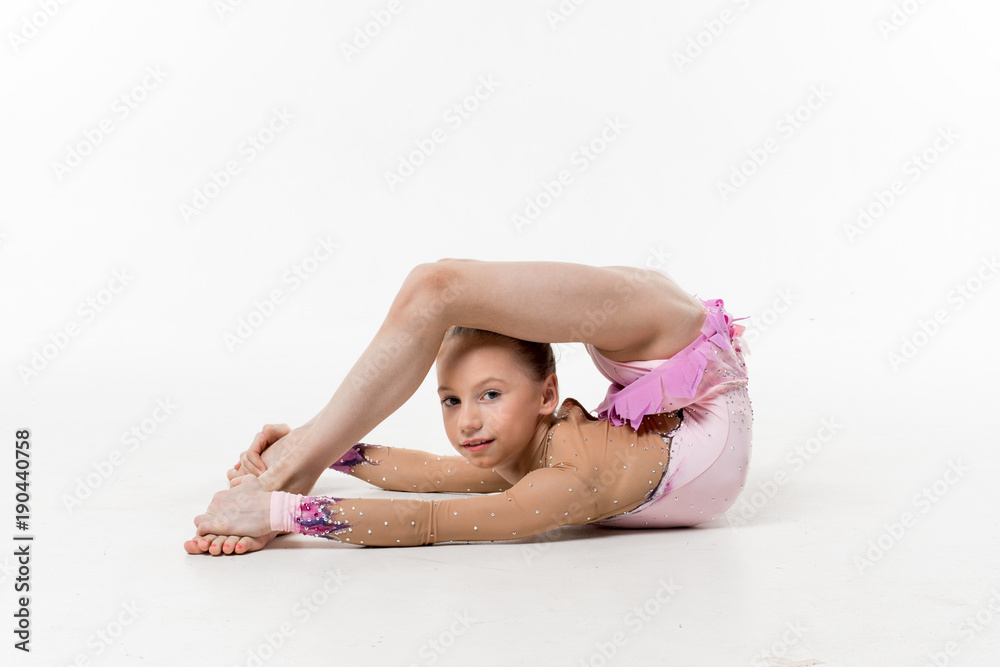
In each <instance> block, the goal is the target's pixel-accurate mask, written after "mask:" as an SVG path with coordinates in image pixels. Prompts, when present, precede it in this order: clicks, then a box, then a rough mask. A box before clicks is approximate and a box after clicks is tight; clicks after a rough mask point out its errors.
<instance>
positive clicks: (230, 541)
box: [222, 535, 240, 554]
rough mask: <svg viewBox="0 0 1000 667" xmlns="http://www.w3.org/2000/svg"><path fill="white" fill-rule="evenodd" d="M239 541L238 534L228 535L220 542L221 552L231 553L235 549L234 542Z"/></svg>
mask: <svg viewBox="0 0 1000 667" xmlns="http://www.w3.org/2000/svg"><path fill="white" fill-rule="evenodd" d="M239 541H240V536H239V535H230V536H229V537H227V538H226V541H225V542H223V543H222V552H223V553H226V554H231V553H233V551H235V550H236V543H237V542H239Z"/></svg>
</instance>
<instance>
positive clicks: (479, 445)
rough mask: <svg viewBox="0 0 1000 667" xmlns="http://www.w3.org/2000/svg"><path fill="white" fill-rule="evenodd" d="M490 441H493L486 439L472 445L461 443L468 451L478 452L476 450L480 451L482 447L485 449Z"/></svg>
mask: <svg viewBox="0 0 1000 667" xmlns="http://www.w3.org/2000/svg"><path fill="white" fill-rule="evenodd" d="M491 442H493V441H492V440H487V441H486V442H479V443H476V444H474V445H462V447H464V448H465V449H467V450H469V451H470V452H478V451H480V450H482V449H486V448H487V447H488V446H489V444H490V443H491Z"/></svg>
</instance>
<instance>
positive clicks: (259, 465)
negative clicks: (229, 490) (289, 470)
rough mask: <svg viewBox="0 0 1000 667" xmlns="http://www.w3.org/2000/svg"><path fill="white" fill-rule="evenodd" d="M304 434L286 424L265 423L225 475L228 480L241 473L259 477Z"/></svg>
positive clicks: (301, 430) (300, 430)
mask: <svg viewBox="0 0 1000 667" xmlns="http://www.w3.org/2000/svg"><path fill="white" fill-rule="evenodd" d="M304 435H305V432H304V430H303V429H302V428H297V429H291V428H289V426H288V424H265V425H264V428H263V429H262V430H261V432H260V433H258V434H257V435H256V436H254V439H253V442H252V443H250V448H249V449H247V450H246V451H245V452H243V453H242V454H240V460H239V462H238V463H237V464H236V465H235V466H234V467H232V468H230V469H229V471H227V472H226V477H227V478H228V479H229V480H230V481H232V480H233V479H235V478H237V477H240V476H242V475H253V476H255V477H259V476H260V475H261V474H262V473H263V472H264V471H265V470H267V469H268V467H269V466H270V465H273V464H274V462H275V461H277V460H278V459H280V458H282V457H283V456H284V455H285V454H286V453H287V452H288V450H289V449H291V448H293V447H295V445H297V444H298V443H299V441H301V440H302V438H303V436H304Z"/></svg>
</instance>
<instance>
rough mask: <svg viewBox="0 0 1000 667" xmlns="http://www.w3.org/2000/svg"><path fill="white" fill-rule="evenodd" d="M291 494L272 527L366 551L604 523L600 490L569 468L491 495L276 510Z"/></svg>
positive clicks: (315, 500) (321, 501)
mask: <svg viewBox="0 0 1000 667" xmlns="http://www.w3.org/2000/svg"><path fill="white" fill-rule="evenodd" d="M274 493H275V494H282V493H284V492H281V491H276V492H274ZM289 496H290V497H291V500H293V502H292V503H290V505H291V507H290V509H286V510H284V511H285V512H286V513H285V515H279V516H273V515H272V525H283V526H288V527H289V528H287V529H291V530H294V532H298V533H302V534H305V535H315V536H318V537H323V538H326V539H331V540H338V541H340V542H345V543H349V544H358V545H364V546H418V545H425V544H436V543H439V542H453V541H493V540H516V539H520V538H523V537H530V536H532V535H537V534H539V533H543V532H545V531H547V530H550V529H552V528H556V527H559V526H564V525H579V524H585V523H589V522H591V521H594V520H597V519H599V518H601V517H599V516H598V515H597V499H596V496H595V494H594V491H593V489H592V488H591V486H590V485H589V484H587V483H586V480H584V479H583V477H582V476H581V475H580V474H579V472H578V471H576V470H575V469H574V468H570V467H552V468H541V469H538V470H534V471H532V472H530V473H529V474H527V475H526V476H525V477H523V478H522V479H521V481H519V482H518V483H517V484H515V485H514V486H513V487H511V488H510V489H508V490H507V491H504V492H502V493H495V494H490V495H484V496H472V497H468V498H449V499H446V500H417V499H401V498H391V499H390V498H336V497H332V496H302V497H301V498H294V494H285V496H278V497H277V498H272V503H273V504H272V508H275V507H278V508H280V507H282V506H284V507H286V508H287V507H288V504H284V503H285V502H286V501H287V500H288V498H287V497H289ZM279 511H281V510H279Z"/></svg>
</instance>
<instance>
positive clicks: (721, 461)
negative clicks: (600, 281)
mask: <svg viewBox="0 0 1000 667" xmlns="http://www.w3.org/2000/svg"><path fill="white" fill-rule="evenodd" d="M659 273H661V274H663V275H664V276H666V277H667V278H670V276H669V275H668V274H667V273H666V272H665V271H659ZM670 279H671V280H673V279H672V278H670ZM695 296H696V297H697V295H695ZM699 300H700V301H701V302H702V304H703V305H704V307H705V322H704V324H703V325H702V328H701V333H700V334H699V336H698V338H697V339H695V340H694V341H692V342H691V344H689V345H688V346H687V347H685V348H684V349H683V350H681V351H680V352H678V353H677V354H675V355H674V356H673V357H671V358H670V359H661V360H652V361H632V362H617V361H612V360H611V359H608V358H607V357H604V356H603V355H601V354H600V353H598V352H597V350H596V348H594V346H593V345H590V344H587V345H586V348H587V352H588V353H589V354H590V356H591V358H593V360H594V363H595V364H596V365H597V368H598V370H600V372H601V373H602V374H603V375H604V376H605V377H606V378H607V379H609V380H610V381H611V382H612V385H611V387H609V389H608V393H607V396H606V397H605V399H604V401H603V402H602V403H601V404H600V405H599V406H598V408H597V415H598V417H599V418H600V419H608V420H609V421H610V422H611V423H612V424H615V425H621V424H624V423H626V422H628V423H629V424H631V425H632V427H633V428H635V427H637V426H638V425H639V423H640V422H641V420H642V418H643V417H644V416H645V415H647V414H655V413H662V412H674V411H679V414H680V416H681V417H682V421H681V424H680V426H678V427H677V429H675V431H674V432H673V433H672V436H673V438H672V442H671V447H670V460H669V462H668V465H667V471H666V473H665V474H664V475H663V478H662V479H661V480H660V482H659V484H658V485H657V488H656V490H655V491H654V493H653V495H652V496H651V497H650V498H649V499H647V500H646V501H645V502H644V503H643V504H642V505H640V506H639V507H637V508H635V509H633V510H631V511H628V512H624V513H622V514H619V515H617V516H614V517H611V518H608V519H604V520H602V521H598V522H596V523H598V524H600V525H607V526H617V527H625V528H630V527H672V526H693V525H696V524H698V523H703V522H705V521H710V520H711V519H714V518H715V517H718V516H720V515H721V514H722V513H723V512H725V511H726V510H727V509H729V507H731V506H732V505H733V503H735V502H736V498H737V497H738V496H739V493H740V491H741V490H742V489H743V483H744V481H745V480H746V476H747V471H748V465H749V462H750V449H751V440H752V435H753V432H752V429H753V408H752V407H751V405H750V397H749V394H748V392H747V371H746V363H745V361H744V358H743V355H744V352H745V351H747V352H748V350H745V347H746V344H745V343H744V341H743V339H742V338H741V337H740V336H741V335H742V333H743V331H744V327H742V326H741V325H739V324H734V323H733V322H735V321H736V320H733V319H732V318H731V316H730V315H729V313H728V312H727V311H726V309H725V307H724V304H723V301H722V299H714V300H711V301H708V300H704V299H699ZM737 319H747V318H737Z"/></svg>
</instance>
